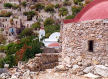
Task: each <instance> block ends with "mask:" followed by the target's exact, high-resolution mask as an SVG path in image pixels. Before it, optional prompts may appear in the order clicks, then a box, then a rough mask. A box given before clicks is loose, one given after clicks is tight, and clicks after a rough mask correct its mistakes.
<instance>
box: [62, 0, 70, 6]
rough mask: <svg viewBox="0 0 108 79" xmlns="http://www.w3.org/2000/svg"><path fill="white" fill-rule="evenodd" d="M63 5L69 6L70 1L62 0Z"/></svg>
mask: <svg viewBox="0 0 108 79" xmlns="http://www.w3.org/2000/svg"><path fill="white" fill-rule="evenodd" d="M63 5H64V6H71V2H70V1H64V2H63Z"/></svg>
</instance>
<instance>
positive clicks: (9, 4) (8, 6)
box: [4, 3, 13, 8]
mask: <svg viewBox="0 0 108 79" xmlns="http://www.w3.org/2000/svg"><path fill="white" fill-rule="evenodd" d="M4 7H6V8H12V7H13V5H12V4H11V3H4Z"/></svg>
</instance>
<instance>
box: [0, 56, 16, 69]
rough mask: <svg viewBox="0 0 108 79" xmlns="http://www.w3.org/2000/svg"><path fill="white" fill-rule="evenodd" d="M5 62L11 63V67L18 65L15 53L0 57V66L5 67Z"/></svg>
mask: <svg viewBox="0 0 108 79" xmlns="http://www.w3.org/2000/svg"><path fill="white" fill-rule="evenodd" d="M4 64H9V67H10V68H11V67H13V66H15V65H16V59H15V56H13V55H8V56H6V57H5V58H3V59H0V68H3V67H4Z"/></svg>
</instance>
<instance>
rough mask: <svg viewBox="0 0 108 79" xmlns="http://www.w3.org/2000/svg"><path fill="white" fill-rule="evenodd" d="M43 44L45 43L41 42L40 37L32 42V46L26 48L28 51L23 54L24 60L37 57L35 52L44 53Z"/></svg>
mask: <svg viewBox="0 0 108 79" xmlns="http://www.w3.org/2000/svg"><path fill="white" fill-rule="evenodd" d="M42 45H43V44H42V43H41V42H39V40H38V39H37V40H33V41H32V42H30V44H29V46H30V47H31V48H29V49H27V50H26V52H25V53H24V56H23V60H24V61H25V60H28V59H29V58H33V57H35V54H38V53H42V50H41V49H40V48H41V46H42Z"/></svg>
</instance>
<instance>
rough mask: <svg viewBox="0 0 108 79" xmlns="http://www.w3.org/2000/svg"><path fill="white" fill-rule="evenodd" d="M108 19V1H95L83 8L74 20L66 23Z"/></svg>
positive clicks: (65, 21)
mask: <svg viewBox="0 0 108 79" xmlns="http://www.w3.org/2000/svg"><path fill="white" fill-rule="evenodd" d="M106 18H108V0H94V1H92V2H91V3H89V4H88V5H87V6H86V7H85V8H83V9H82V10H81V12H80V13H78V15H77V16H76V17H75V18H74V19H69V20H64V23H71V22H80V21H87V20H94V19H106Z"/></svg>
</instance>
